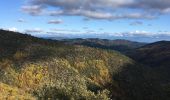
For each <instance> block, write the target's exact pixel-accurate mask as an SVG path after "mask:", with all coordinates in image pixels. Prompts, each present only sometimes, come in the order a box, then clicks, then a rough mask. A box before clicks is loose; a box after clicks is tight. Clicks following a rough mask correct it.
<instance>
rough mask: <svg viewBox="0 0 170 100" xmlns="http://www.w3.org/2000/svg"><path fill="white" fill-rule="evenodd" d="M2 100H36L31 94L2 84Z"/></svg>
mask: <svg viewBox="0 0 170 100" xmlns="http://www.w3.org/2000/svg"><path fill="white" fill-rule="evenodd" d="M0 100H36V99H35V98H34V97H32V96H31V95H30V94H27V93H26V92H24V91H23V90H19V89H18V88H17V87H11V86H9V85H6V84H3V83H0Z"/></svg>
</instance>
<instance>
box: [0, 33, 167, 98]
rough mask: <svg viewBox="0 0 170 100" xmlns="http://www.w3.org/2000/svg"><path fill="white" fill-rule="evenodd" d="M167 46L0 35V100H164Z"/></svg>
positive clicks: (162, 42)
mask: <svg viewBox="0 0 170 100" xmlns="http://www.w3.org/2000/svg"><path fill="white" fill-rule="evenodd" d="M169 45H170V42H169V41H160V42H155V43H151V44H146V43H139V42H132V41H127V40H105V39H104V40H103V39H66V40H60V41H58V40H48V39H41V38H36V37H32V36H30V35H27V34H21V33H17V32H11V31H5V30H0V51H1V54H0V90H1V92H0V99H2V100H4V99H12V100H15V99H16V98H19V99H31V100H42V99H44V100H47V99H51V100H55V99H59V100H110V99H113V100H169V99H170V95H169V93H170V92H169V91H170V90H169V89H170V84H169V83H170V78H169V77H170V76H169V73H170V70H169V59H170V53H169V52H170V48H169Z"/></svg>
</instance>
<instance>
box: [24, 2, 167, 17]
mask: <svg viewBox="0 0 170 100" xmlns="http://www.w3.org/2000/svg"><path fill="white" fill-rule="evenodd" d="M28 1H29V2H28V3H27V4H26V5H25V6H23V7H22V8H21V9H22V11H24V12H26V13H29V14H31V15H41V14H48V15H49V16H82V17H85V18H89V19H106V20H116V19H154V18H157V17H158V16H159V15H162V14H169V13H170V0H28ZM49 8H53V10H51V9H49Z"/></svg>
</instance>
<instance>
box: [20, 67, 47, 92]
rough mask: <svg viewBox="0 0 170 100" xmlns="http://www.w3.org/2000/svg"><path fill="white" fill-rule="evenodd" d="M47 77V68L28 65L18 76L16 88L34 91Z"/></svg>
mask: <svg viewBox="0 0 170 100" xmlns="http://www.w3.org/2000/svg"><path fill="white" fill-rule="evenodd" d="M47 77H48V71H47V67H44V66H40V65H33V64H30V65H28V66H27V67H25V68H23V69H22V71H21V73H20V74H19V75H18V83H17V85H18V87H20V88H22V89H24V90H26V91H30V90H31V89H36V88H38V86H40V84H41V83H43V82H44V80H45V79H46V78H47Z"/></svg>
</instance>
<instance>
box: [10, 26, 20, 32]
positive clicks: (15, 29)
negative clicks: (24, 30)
mask: <svg viewBox="0 0 170 100" xmlns="http://www.w3.org/2000/svg"><path fill="white" fill-rule="evenodd" d="M8 30H9V31H13V32H17V31H18V29H17V28H15V27H11V28H8Z"/></svg>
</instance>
